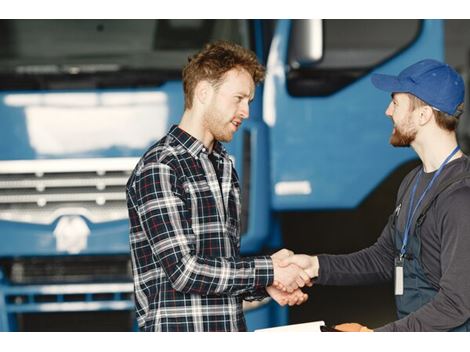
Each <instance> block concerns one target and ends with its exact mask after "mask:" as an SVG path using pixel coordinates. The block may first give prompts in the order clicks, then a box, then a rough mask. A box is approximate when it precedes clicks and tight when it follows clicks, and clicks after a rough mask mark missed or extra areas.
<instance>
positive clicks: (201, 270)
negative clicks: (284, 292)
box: [136, 163, 274, 295]
mask: <svg viewBox="0 0 470 352" xmlns="http://www.w3.org/2000/svg"><path fill="white" fill-rule="evenodd" d="M181 189H182V187H181V185H178V180H177V177H176V175H175V172H174V170H173V169H172V168H171V167H170V166H168V165H166V164H161V163H147V164H144V166H143V167H142V169H141V172H140V174H139V175H138V177H137V180H136V194H137V206H138V213H139V217H140V221H141V224H142V227H143V229H144V231H145V234H146V236H147V239H148V241H149V242H150V245H151V247H152V253H153V256H154V257H155V258H156V259H157V261H158V264H159V265H160V266H161V267H162V268H163V270H164V272H165V274H166V276H167V278H168V279H169V281H170V282H171V285H172V287H173V288H174V289H175V290H177V291H180V292H185V293H193V294H198V295H209V294H233V295H236V294H241V293H246V292H253V291H256V290H258V289H261V288H263V287H266V286H269V285H271V284H272V282H273V277H274V272H273V264H272V260H271V258H270V257H269V256H258V257H250V258H242V257H228V258H225V257H206V256H201V255H199V254H198V253H197V251H196V236H195V234H194V233H193V231H192V228H191V226H190V223H189V221H188V217H189V216H190V215H189V212H188V209H187V207H186V206H185V202H184V201H183V199H184V198H183V195H182V191H181ZM149 260H151V259H150V258H149Z"/></svg>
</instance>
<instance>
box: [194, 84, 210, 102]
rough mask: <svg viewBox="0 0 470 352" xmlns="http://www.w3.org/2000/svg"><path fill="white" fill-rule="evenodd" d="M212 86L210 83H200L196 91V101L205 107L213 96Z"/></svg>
mask: <svg viewBox="0 0 470 352" xmlns="http://www.w3.org/2000/svg"><path fill="white" fill-rule="evenodd" d="M212 90H213V88H212V85H211V84H210V83H209V82H208V81H200V82H198V84H197V85H196V89H195V90H194V97H195V99H196V100H197V101H198V102H199V103H200V104H202V105H205V104H206V103H207V101H208V100H209V97H210V95H211V94H212Z"/></svg>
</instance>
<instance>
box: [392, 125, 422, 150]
mask: <svg viewBox="0 0 470 352" xmlns="http://www.w3.org/2000/svg"><path fill="white" fill-rule="evenodd" d="M407 127H409V126H407ZM417 133H418V132H417V131H416V129H414V128H409V129H408V130H407V131H405V130H401V129H400V128H398V127H395V129H394V132H393V133H392V135H391V137H390V144H391V145H393V146H394V147H409V146H410V145H411V143H412V142H413V141H414V140H415V138H416V134H417Z"/></svg>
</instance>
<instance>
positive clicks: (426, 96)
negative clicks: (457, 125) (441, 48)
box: [371, 59, 465, 116]
mask: <svg viewBox="0 0 470 352" xmlns="http://www.w3.org/2000/svg"><path fill="white" fill-rule="evenodd" d="M371 80H372V84H373V85H374V86H375V87H376V88H378V89H381V90H384V91H387V92H393V93H410V94H413V95H414V96H417V97H418V98H420V99H421V100H423V101H424V102H426V103H427V104H429V105H430V106H432V107H433V108H435V109H437V110H439V111H443V112H445V113H447V114H449V115H454V116H458V115H460V114H461V111H457V107H458V106H459V105H460V104H462V102H463V100H464V95H465V85H464V82H463V79H462V77H461V76H460V75H459V74H458V73H457V72H456V71H455V70H454V69H453V68H452V67H450V66H449V65H447V64H445V63H442V62H440V61H437V60H432V59H425V60H422V61H419V62H417V63H415V64H413V65H411V66H409V67H407V68H405V69H404V70H403V71H401V72H400V74H399V75H398V76H391V75H383V74H377V73H374V74H373V75H372V78H371Z"/></svg>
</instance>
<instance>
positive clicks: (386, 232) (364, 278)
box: [315, 215, 395, 286]
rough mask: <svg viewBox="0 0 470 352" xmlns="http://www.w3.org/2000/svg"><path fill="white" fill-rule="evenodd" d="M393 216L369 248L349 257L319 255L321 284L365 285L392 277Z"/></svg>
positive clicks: (318, 280) (316, 281)
mask: <svg viewBox="0 0 470 352" xmlns="http://www.w3.org/2000/svg"><path fill="white" fill-rule="evenodd" d="M393 217H394V215H391V216H390V218H389V221H388V223H387V225H386V226H385V228H384V229H383V231H382V234H381V236H380V237H379V239H378V240H377V242H376V243H374V244H373V245H372V246H370V247H368V248H365V249H363V250H360V251H358V252H355V253H351V254H341V255H325V254H322V255H319V256H318V262H319V265H320V268H319V276H318V277H317V279H316V280H315V283H316V284H320V285H338V286H339V285H367V284H371V283H376V282H385V281H390V280H392V278H393V265H394V264H393V263H394V255H395V247H394V244H393V234H392V227H391V223H392V221H393Z"/></svg>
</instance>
